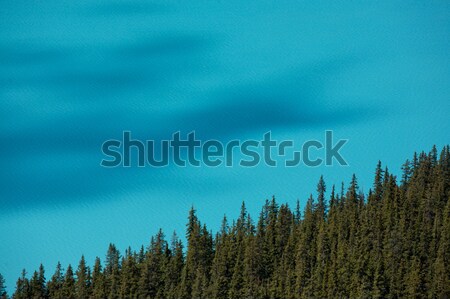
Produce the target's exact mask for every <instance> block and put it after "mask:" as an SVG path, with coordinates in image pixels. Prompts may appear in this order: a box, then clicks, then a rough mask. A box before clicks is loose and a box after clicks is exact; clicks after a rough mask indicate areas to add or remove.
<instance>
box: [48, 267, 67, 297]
mask: <svg viewBox="0 0 450 299" xmlns="http://www.w3.org/2000/svg"><path fill="white" fill-rule="evenodd" d="M63 283H64V275H63V270H62V268H61V263H60V262H58V264H57V265H56V270H55V273H54V274H53V276H52V278H51V280H50V281H49V282H48V283H47V289H48V295H49V297H50V298H57V299H62V298H64V297H63V293H62V286H63Z"/></svg>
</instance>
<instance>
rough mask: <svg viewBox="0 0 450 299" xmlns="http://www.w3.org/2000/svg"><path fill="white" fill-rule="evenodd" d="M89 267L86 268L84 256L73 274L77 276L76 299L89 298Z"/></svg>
mask: <svg viewBox="0 0 450 299" xmlns="http://www.w3.org/2000/svg"><path fill="white" fill-rule="evenodd" d="M88 272H89V267H87V266H86V261H85V259H84V255H82V256H81V259H80V263H79V264H78V269H77V271H76V272H75V274H76V276H77V281H76V283H75V290H76V297H77V298H88V297H89V296H90V293H91V290H90V286H91V281H90V277H89V274H88Z"/></svg>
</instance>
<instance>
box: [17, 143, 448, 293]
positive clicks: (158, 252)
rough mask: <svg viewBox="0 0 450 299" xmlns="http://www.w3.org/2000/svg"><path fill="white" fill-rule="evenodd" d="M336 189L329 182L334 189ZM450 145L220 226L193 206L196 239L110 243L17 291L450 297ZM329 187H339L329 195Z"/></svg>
mask: <svg viewBox="0 0 450 299" xmlns="http://www.w3.org/2000/svg"><path fill="white" fill-rule="evenodd" d="M327 189H329V190H328V192H327V193H325V192H326V191H327ZM449 193H450V153H449V146H446V147H444V149H443V150H442V151H441V152H440V154H439V153H438V151H437V150H436V148H433V149H432V150H431V151H430V153H428V154H426V153H421V154H414V157H413V158H412V159H411V160H407V161H406V163H405V164H404V165H403V167H402V175H401V177H398V178H397V177H395V176H394V175H392V174H391V173H390V172H389V170H388V169H387V168H383V167H382V165H381V163H379V164H378V165H377V167H376V170H375V179H374V183H373V188H372V189H371V190H370V191H369V193H368V194H363V193H361V192H360V190H359V188H358V183H357V178H356V176H353V178H352V180H351V183H350V185H349V186H347V187H344V186H343V185H342V186H338V187H336V188H335V186H330V187H329V188H327V187H326V185H325V181H324V180H323V178H320V180H319V183H318V185H317V194H315V196H311V197H310V198H309V199H308V201H307V203H306V207H305V208H304V210H303V211H300V209H299V205H298V204H297V207H293V208H291V207H289V206H288V205H287V204H279V203H277V202H276V200H275V199H274V198H273V199H272V200H267V201H266V203H265V204H264V206H263V207H262V210H261V212H260V214H259V215H258V217H255V218H252V217H251V216H250V215H249V214H248V213H247V211H246V209H245V205H244V204H242V207H241V212H240V216H239V218H238V219H237V220H236V221H232V222H231V223H230V222H228V221H227V219H226V218H224V219H223V223H222V228H221V230H220V231H219V232H218V233H217V234H215V235H213V234H212V233H211V231H210V230H209V229H208V228H207V227H206V226H205V224H203V223H201V222H200V220H199V219H198V218H197V216H196V213H195V210H194V209H192V210H191V211H190V212H189V217H188V223H187V229H186V234H187V248H186V250H184V249H183V245H182V242H181V241H180V239H179V238H178V237H177V236H176V235H174V236H173V237H169V238H166V237H165V235H164V234H163V232H162V231H160V232H159V233H158V234H157V235H156V236H154V237H152V238H151V243H150V244H149V245H148V246H146V247H142V248H141V249H140V250H137V251H133V250H131V249H127V250H126V251H125V252H124V253H123V254H120V253H119V251H118V249H117V248H116V247H115V246H114V245H113V244H111V245H110V246H109V248H108V251H107V255H106V259H105V260H104V263H103V264H104V265H102V263H101V261H100V259H99V258H97V259H96V260H95V263H94V265H93V267H92V269H91V268H90V267H88V266H87V265H86V261H85V260H84V257H82V258H81V260H80V263H79V265H77V266H76V268H73V267H72V266H70V265H68V266H67V267H66V268H65V270H63V268H62V266H61V265H60V264H58V266H57V268H56V271H55V272H54V274H53V273H51V274H50V275H49V279H48V281H47V280H46V278H45V273H44V267H43V266H42V265H41V267H40V268H39V270H38V271H35V272H34V274H33V275H31V277H30V278H27V276H26V272H25V271H24V272H23V275H22V276H21V277H20V278H19V279H18V281H17V286H16V290H15V293H14V294H13V297H14V298H31V297H34V298H88V297H90V298H136V297H137V298H310V297H330V298H335V297H352V298H366V297H371V298H372V297H373V298H377V297H379V298H392V297H410V298H413V297H416V298H425V297H430V298H449V297H450V267H449V262H450V253H449V248H450V203H449V200H448V198H449ZM325 194H329V195H328V196H325Z"/></svg>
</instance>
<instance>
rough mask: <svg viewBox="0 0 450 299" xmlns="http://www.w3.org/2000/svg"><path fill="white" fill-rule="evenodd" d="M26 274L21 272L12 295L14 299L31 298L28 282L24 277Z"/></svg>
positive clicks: (23, 271)
mask: <svg viewBox="0 0 450 299" xmlns="http://www.w3.org/2000/svg"><path fill="white" fill-rule="evenodd" d="M26 275H27V272H26V271H25V269H23V270H22V275H21V276H20V277H19V279H18V280H17V283H16V291H15V292H14V294H13V298H14V299H26V298H30V297H31V290H30V282H29V280H28V278H27V277H26Z"/></svg>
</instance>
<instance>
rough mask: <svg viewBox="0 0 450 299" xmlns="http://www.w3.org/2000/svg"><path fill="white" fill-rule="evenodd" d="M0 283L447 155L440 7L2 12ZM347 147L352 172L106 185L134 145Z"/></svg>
mask: <svg viewBox="0 0 450 299" xmlns="http://www.w3.org/2000/svg"><path fill="white" fill-rule="evenodd" d="M0 7H1V8H0V124H1V131H0V145H1V149H0V165H1V169H2V170H1V172H0V187H1V188H0V205H1V209H0V235H1V237H0V257H1V258H0V273H2V274H3V275H4V276H5V277H6V279H7V285H8V287H9V289H10V290H12V289H13V287H14V284H15V279H16V277H18V276H19V274H20V271H21V269H22V268H24V267H25V268H26V269H27V270H28V271H29V272H31V271H32V270H34V269H36V268H37V267H38V266H39V263H40V262H43V263H44V264H45V265H46V267H47V268H46V270H47V275H46V276H47V278H49V277H50V276H51V275H52V273H53V271H54V267H55V266H56V262H57V261H58V260H60V261H61V262H62V263H63V265H67V264H68V263H72V264H76V263H77V262H78V260H79V257H80V256H81V254H85V256H86V258H87V260H88V261H90V263H91V264H92V263H93V260H94V258H95V256H96V255H101V256H103V254H104V252H105V251H106V249H107V245H108V244H109V242H115V243H116V244H117V245H118V247H119V248H122V249H125V248H126V247H127V246H128V245H132V246H133V247H134V248H137V246H139V245H140V244H142V243H145V244H146V243H148V241H149V237H150V235H152V234H154V233H156V231H157V229H158V228H159V227H162V228H163V229H164V230H165V232H166V234H168V235H171V233H172V231H173V230H177V232H178V233H179V234H180V235H184V223H185V221H186V220H185V219H186V216H187V211H188V209H189V208H190V206H191V205H195V207H196V208H197V209H198V212H199V216H200V218H201V219H202V220H203V221H204V222H206V223H207V224H209V226H210V228H211V229H216V228H218V226H219V224H220V219H221V218H222V216H223V214H224V213H227V215H229V216H230V217H235V216H236V215H237V213H238V208H239V207H240V203H241V201H242V200H245V201H246V202H247V206H248V208H249V211H250V213H251V214H252V215H254V216H255V217H256V215H257V213H258V212H259V208H260V206H261V205H262V202H263V201H264V199H266V198H268V197H271V196H272V195H276V196H277V197H278V198H279V200H280V201H287V202H289V203H290V204H291V205H293V204H294V203H295V201H296V200H297V199H299V200H300V201H301V202H302V203H303V202H304V201H305V199H306V198H307V197H308V195H309V193H310V192H314V190H315V184H316V182H317V181H318V178H319V176H320V175H321V174H324V176H325V178H326V180H327V182H328V184H329V185H331V184H332V183H336V184H340V182H341V181H342V180H344V181H348V179H349V178H350V176H351V174H352V173H357V174H358V176H359V178H360V186H361V187H362V188H363V189H364V191H368V189H369V188H370V186H371V182H372V173H373V169H374V167H375V165H376V163H377V161H378V160H379V159H380V160H382V161H383V162H384V163H385V164H388V165H389V166H390V167H391V168H392V170H393V171H394V172H395V173H399V168H400V165H401V164H402V163H403V161H404V160H405V159H406V158H409V157H410V155H411V154H412V153H413V151H416V150H417V151H421V150H429V149H430V148H431V146H432V145H433V144H436V145H438V146H443V145H444V144H447V143H449V141H450V140H449V138H448V132H449V131H450V130H449V129H450V122H449V120H448V119H449V118H448V115H449V112H450V104H449V95H450V92H449V91H450V84H449V82H450V64H449V62H450V57H449V55H448V53H449V50H450V39H449V36H450V4H449V3H448V1H432V2H427V3H424V2H419V1H411V2H404V1H402V2H400V1H399V2H397V1H386V2H377V3H375V2H374V3H370V2H362V3H352V2H339V3H338V2H336V1H323V2H320V3H317V2H314V3H313V2H310V3H308V2H306V1H273V2H271V1H246V2H243V1H161V2H156V1H52V0H49V1H33V2H30V1H8V2H6V1H3V2H2V4H1V6H0ZM327 129H331V130H333V131H334V133H335V136H336V138H345V139H349V142H348V144H347V145H346V146H345V147H344V148H343V151H342V154H343V155H344V156H345V158H346V159H347V161H348V162H349V164H350V166H348V167H339V166H336V165H335V166H332V167H325V166H320V167H316V168H307V167H305V166H299V167H296V168H289V169H286V168H283V167H278V168H270V167H267V166H264V165H259V166H258V167H255V168H240V167H232V168H226V167H218V168H206V167H200V168H195V167H186V168H177V167H173V166H172V167H167V168H161V169H155V168H150V167H147V168H143V169H138V168H136V167H134V168H129V169H124V168H115V169H104V168H101V167H100V161H101V159H102V157H103V155H102V153H101V151H100V147H101V144H102V142H103V141H105V140H107V139H110V138H119V137H120V136H121V134H122V131H123V130H130V131H132V133H133V136H134V137H136V138H141V139H157V140H160V139H168V138H170V136H171V135H172V133H173V132H175V131H178V130H181V131H182V133H184V134H187V133H188V132H190V131H192V130H195V131H196V132H197V136H198V137H200V138H202V139H206V138H214V139H218V140H221V141H227V140H230V139H236V138H238V139H239V138H241V139H247V138H256V139H258V140H259V139H261V138H262V135H263V134H264V133H265V132H266V131H269V130H271V131H272V135H273V136H274V137H275V138H276V139H278V140H281V139H293V140H295V141H296V143H298V144H300V145H301V144H302V143H303V142H304V141H306V140H308V139H316V140H323V139H324V134H325V133H324V132H325V130H327Z"/></svg>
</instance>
